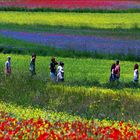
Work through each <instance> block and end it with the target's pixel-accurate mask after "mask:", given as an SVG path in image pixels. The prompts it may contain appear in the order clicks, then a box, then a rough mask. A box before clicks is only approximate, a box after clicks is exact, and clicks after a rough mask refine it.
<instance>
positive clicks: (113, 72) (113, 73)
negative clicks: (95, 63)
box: [109, 63, 116, 82]
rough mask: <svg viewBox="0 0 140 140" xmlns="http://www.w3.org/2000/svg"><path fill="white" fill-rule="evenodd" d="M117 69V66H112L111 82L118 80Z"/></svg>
mask: <svg viewBox="0 0 140 140" xmlns="http://www.w3.org/2000/svg"><path fill="white" fill-rule="evenodd" d="M115 67H116V64H115V63H113V64H112V66H111V75H110V79H109V81H110V82H113V81H115V79H116V75H115Z"/></svg>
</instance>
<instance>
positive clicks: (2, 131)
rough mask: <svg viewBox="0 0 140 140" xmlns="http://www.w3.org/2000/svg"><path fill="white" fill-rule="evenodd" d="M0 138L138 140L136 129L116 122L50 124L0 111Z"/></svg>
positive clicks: (31, 139) (45, 121) (10, 139)
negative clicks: (11, 115)
mask: <svg viewBox="0 0 140 140" xmlns="http://www.w3.org/2000/svg"><path fill="white" fill-rule="evenodd" d="M0 116H1V122H0V139H1V140H13V139H30V140H33V139H36V140H46V139H48V140H64V139H69V140H94V139H98V140H99V139H100V140H107V139H113V140H124V139H125V140H139V139H140V129H138V126H137V125H131V123H124V122H122V121H121V122H118V123H117V127H116V124H115V123H112V124H111V125H110V126H104V125H102V123H99V122H98V123H96V122H94V121H91V122H88V121H87V122H80V121H74V122H61V121H58V122H54V123H50V122H49V121H47V120H43V119H41V118H38V119H37V120H35V119H33V118H31V119H28V120H25V119H20V120H19V119H17V118H13V117H10V115H8V114H7V113H4V112H1V113H0Z"/></svg>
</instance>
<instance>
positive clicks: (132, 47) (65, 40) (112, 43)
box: [0, 30, 140, 55]
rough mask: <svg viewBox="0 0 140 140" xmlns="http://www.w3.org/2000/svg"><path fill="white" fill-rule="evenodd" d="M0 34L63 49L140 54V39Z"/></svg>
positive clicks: (16, 33)
mask: <svg viewBox="0 0 140 140" xmlns="http://www.w3.org/2000/svg"><path fill="white" fill-rule="evenodd" d="M0 35H3V36H4V37H7V38H13V39H18V40H22V41H26V42H32V43H37V44H42V45H45V46H50V47H54V48H61V49H72V50H79V51H94V52H98V53H107V54H113V53H119V54H133V55H140V40H134V39H131V40H129V39H120V38H111V37H96V36H94V35H89V36H87V35H86V36H84V35H67V34H53V33H47V32H45V33H31V32H21V31H10V30H0Z"/></svg>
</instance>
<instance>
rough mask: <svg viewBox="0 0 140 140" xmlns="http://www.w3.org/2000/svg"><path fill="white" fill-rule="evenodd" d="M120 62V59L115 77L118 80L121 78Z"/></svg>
mask: <svg viewBox="0 0 140 140" xmlns="http://www.w3.org/2000/svg"><path fill="white" fill-rule="evenodd" d="M120 71H121V69H120V64H119V60H116V67H115V75H116V76H115V78H116V80H119V79H120Z"/></svg>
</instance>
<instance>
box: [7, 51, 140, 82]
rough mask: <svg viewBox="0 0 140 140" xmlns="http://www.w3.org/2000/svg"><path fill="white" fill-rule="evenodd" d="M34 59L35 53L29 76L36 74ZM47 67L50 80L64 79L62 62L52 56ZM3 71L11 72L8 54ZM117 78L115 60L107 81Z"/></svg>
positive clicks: (118, 68) (136, 77)
mask: <svg viewBox="0 0 140 140" xmlns="http://www.w3.org/2000/svg"><path fill="white" fill-rule="evenodd" d="M35 61H36V54H32V58H31V62H30V68H29V70H30V72H31V76H33V75H36V70H35ZM57 65H58V67H57ZM138 68H139V65H138V64H135V65H134V79H133V81H134V82H138V81H139V71H138ZM49 69H50V79H51V80H52V81H57V82H63V81H64V63H63V62H59V63H58V62H57V61H56V60H55V58H54V57H52V58H51V62H50V65H49ZM5 73H6V75H10V74H11V57H10V56H8V60H7V61H6V63H5ZM119 79H120V64H119V60H116V62H115V63H113V64H112V66H111V75H110V78H109V81H110V82H114V81H119Z"/></svg>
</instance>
